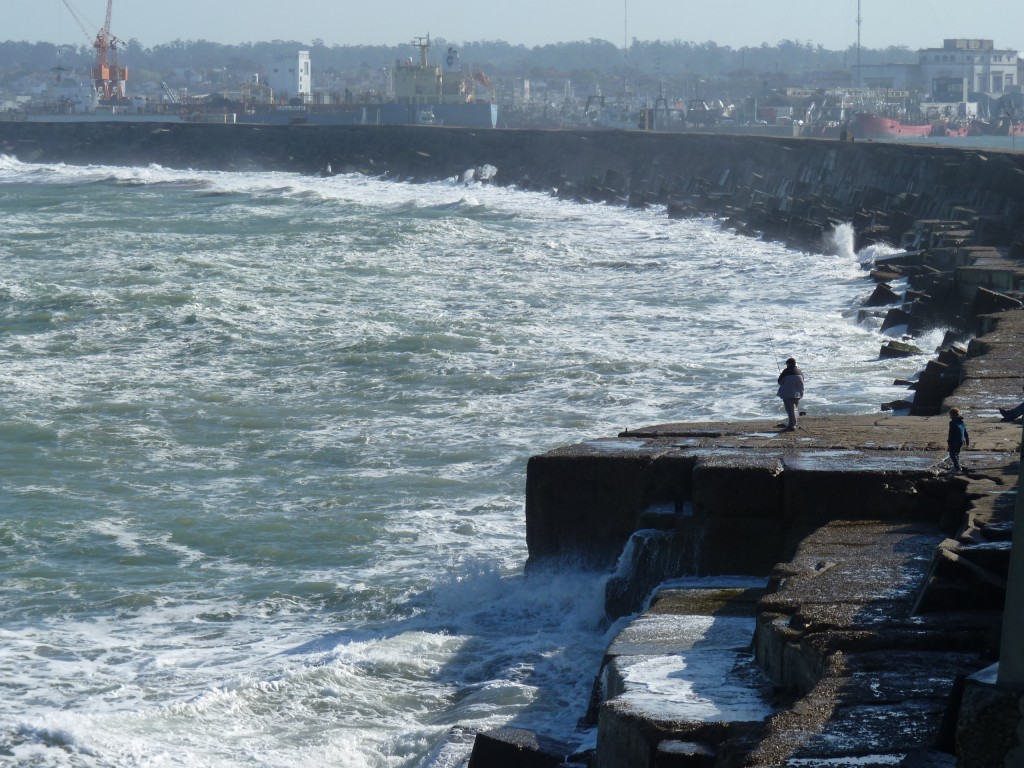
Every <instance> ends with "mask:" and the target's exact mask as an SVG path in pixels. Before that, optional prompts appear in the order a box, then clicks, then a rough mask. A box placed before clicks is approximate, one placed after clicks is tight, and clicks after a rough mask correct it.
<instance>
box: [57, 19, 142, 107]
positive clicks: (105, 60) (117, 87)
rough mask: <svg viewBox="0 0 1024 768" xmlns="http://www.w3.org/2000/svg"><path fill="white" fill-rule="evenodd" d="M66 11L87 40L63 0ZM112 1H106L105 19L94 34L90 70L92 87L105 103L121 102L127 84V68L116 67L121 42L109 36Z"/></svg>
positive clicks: (84, 30)
mask: <svg viewBox="0 0 1024 768" xmlns="http://www.w3.org/2000/svg"><path fill="white" fill-rule="evenodd" d="M63 2H64V5H65V6H66V7H67V9H68V11H69V12H70V13H71V15H72V16H73V17H74V19H75V21H76V22H78V26H79V28H80V29H81V30H82V32H83V33H84V34H85V36H86V38H87V39H89V33H88V31H86V29H85V25H84V24H82V20H81V19H80V18H78V14H77V13H75V9H74V8H72V7H71V3H69V2H68V0H63ZM113 5H114V0H107V18H106V21H105V22H104V24H103V28H102V29H101V30H100V31H99V32H97V33H96V39H95V40H94V41H93V44H92V47H93V48H95V49H96V66H94V67H93V69H92V80H93V85H94V87H95V88H96V92H97V93H98V94H99V97H100V100H101V101H105V102H116V101H123V100H124V98H125V92H124V85H125V83H126V82H128V68H127V67H121V66H118V63H117V50H118V47H119V46H120V45H122V42H121V41H120V40H119V39H117V38H116V37H114V36H113V35H112V34H110V14H111V11H112V10H113Z"/></svg>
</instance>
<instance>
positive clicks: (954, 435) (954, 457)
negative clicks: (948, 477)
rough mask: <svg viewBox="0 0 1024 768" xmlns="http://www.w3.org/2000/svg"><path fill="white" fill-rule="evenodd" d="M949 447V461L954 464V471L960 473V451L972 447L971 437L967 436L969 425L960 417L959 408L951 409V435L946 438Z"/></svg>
mask: <svg viewBox="0 0 1024 768" xmlns="http://www.w3.org/2000/svg"><path fill="white" fill-rule="evenodd" d="M946 445H947V446H948V447H949V460H950V461H952V462H953V471H954V472H959V471H960V449H961V448H970V447H971V436H970V435H968V434H967V425H966V424H965V423H964V417H963V416H961V415H960V409H959V408H950V409H949V435H948V436H947V437H946Z"/></svg>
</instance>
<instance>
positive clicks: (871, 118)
mask: <svg viewBox="0 0 1024 768" xmlns="http://www.w3.org/2000/svg"><path fill="white" fill-rule="evenodd" d="M851 130H852V131H853V135H854V137H855V138H858V139H891V138H907V137H912V136H931V134H932V126H931V124H929V123H925V124H923V125H916V124H906V123H902V122H900V121H899V120H898V119H896V118H893V117H885V116H883V115H876V114H872V113H871V112H858V113H856V114H855V115H854V116H853V120H852V121H851Z"/></svg>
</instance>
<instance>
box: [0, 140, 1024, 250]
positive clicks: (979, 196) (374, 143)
mask: <svg viewBox="0 0 1024 768" xmlns="http://www.w3.org/2000/svg"><path fill="white" fill-rule="evenodd" d="M0 153H4V154H8V155H13V156H16V157H17V158H18V159H20V160H23V161H30V162H44V163H51V162H64V163H71V164H114V165H148V164H150V163H156V164H159V165H163V166H166V167H170V168H194V169H210V170H227V171H253V170H268V171H293V172H300V173H308V174H317V173H323V172H325V171H326V169H327V168H328V167H329V168H330V172H332V173H343V172H361V173H366V174H370V175H374V176H381V177H385V178H394V179H398V180H405V179H408V180H413V181H426V180H434V179H445V178H453V177H454V178H460V179H461V178H464V177H465V176H466V174H467V172H468V174H469V175H470V176H472V175H473V172H474V171H479V170H480V169H483V168H485V167H486V166H493V168H495V169H496V174H495V175H494V177H493V182H494V183H497V184H502V185H516V186H519V187H521V188H525V189H531V190H538V191H544V192H549V193H553V194H557V195H558V196H560V197H565V198H570V199H576V200H581V201H593V202H611V203H621V204H627V205H634V206H644V205H648V204H655V203H657V204H662V205H665V206H667V209H668V213H669V215H670V216H679V215H696V214H704V213H715V214H719V215H722V216H724V217H730V218H733V219H734V220H735V221H736V224H737V226H738V227H743V228H746V229H747V230H749V232H750V233H751V234H758V235H762V236H764V237H768V238H772V239H779V240H783V241H787V242H791V243H793V244H797V245H808V244H809V245H812V246H813V245H817V244H818V243H819V242H820V239H821V237H822V236H823V235H825V234H827V233H828V232H829V231H830V230H831V229H832V227H833V226H834V224H835V223H837V222H851V223H853V224H854V226H855V229H856V232H857V235H858V237H859V238H860V243H859V244H863V243H865V242H869V241H872V240H882V241H887V242H890V243H892V244H899V242H900V238H901V237H902V236H903V235H904V234H905V233H908V232H911V231H913V229H914V224H915V222H917V221H922V220H924V221H954V222H962V223H964V224H966V225H967V226H966V227H965V228H967V229H969V230H970V231H971V235H970V241H969V242H967V243H964V244H971V245H992V246H1002V247H1007V248H1011V249H1014V250H1015V251H1024V155H1022V154H1017V153H1012V152H998V151H981V150H975V149H961V148H950V147H938V146H924V145H908V144H891V143H883V142H870V141H867V142H840V141H835V140H824V139H793V138H776V137H753V136H731V135H722V134H698V133H686V134H661V133H648V132H641V131H541V130H474V129H459V128H443V127H437V126H315V125H288V126H273V125H262V126H248V125H216V124H214V125H209V124H189V123H184V124H182V123H165V124H153V123H133V122H107V123H104V122H84V123H42V122H0ZM483 175H485V176H486V175H487V174H486V173H484V174H483Z"/></svg>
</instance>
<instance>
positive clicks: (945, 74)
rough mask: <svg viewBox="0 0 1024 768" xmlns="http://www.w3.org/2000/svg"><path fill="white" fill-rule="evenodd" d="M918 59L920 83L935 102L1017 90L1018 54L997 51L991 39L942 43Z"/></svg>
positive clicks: (926, 50) (927, 50)
mask: <svg viewBox="0 0 1024 768" xmlns="http://www.w3.org/2000/svg"><path fill="white" fill-rule="evenodd" d="M918 56H919V58H918V61H919V67H920V75H919V77H920V82H921V83H922V84H923V85H924V88H925V89H926V90H927V91H928V92H929V93H931V94H932V97H933V98H934V99H935V100H936V101H966V100H967V94H968V93H987V94H990V95H993V96H1000V95H1002V94H1004V93H1010V92H1013V91H1017V90H1019V86H1020V84H1019V83H1018V82H1017V59H1018V53H1017V51H1011V50H1005V49H996V48H995V46H994V45H993V42H992V41H991V40H965V39H957V40H945V41H944V42H943V46H942V47H941V48H925V49H923V50H921V51H919V52H918ZM947 97H948V98H947Z"/></svg>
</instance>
